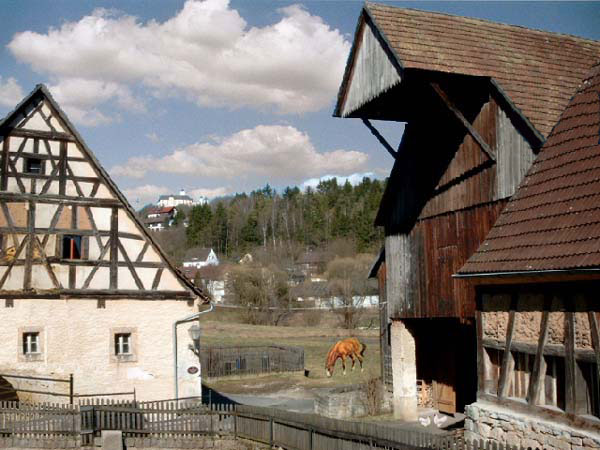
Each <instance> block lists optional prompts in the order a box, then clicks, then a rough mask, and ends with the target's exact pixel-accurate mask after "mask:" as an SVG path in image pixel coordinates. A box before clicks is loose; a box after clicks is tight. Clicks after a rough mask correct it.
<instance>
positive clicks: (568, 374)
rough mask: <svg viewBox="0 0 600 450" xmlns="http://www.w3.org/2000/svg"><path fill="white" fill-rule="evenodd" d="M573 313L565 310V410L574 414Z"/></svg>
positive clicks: (575, 400) (575, 398) (575, 397)
mask: <svg viewBox="0 0 600 450" xmlns="http://www.w3.org/2000/svg"><path fill="white" fill-rule="evenodd" d="M575 364H577V363H576V362H575V313H574V312H573V311H566V312H565V388H566V390H565V411H566V412H567V413H570V414H575V412H576V407H577V391H576V389H577V388H576V380H577V379H576V378H575Z"/></svg>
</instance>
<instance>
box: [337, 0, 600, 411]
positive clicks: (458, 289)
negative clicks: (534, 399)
mask: <svg viewBox="0 0 600 450" xmlns="http://www.w3.org/2000/svg"><path fill="white" fill-rule="evenodd" d="M599 57H600V43H599V42H595V41H589V40H585V39H580V38H577V37H573V36H566V35H559V34H554V33H548V32H543V31H537V30H531V29H527V28H523V27H517V26H509V25H504V24H498V23H493V22H488V21H484V20H478V19H470V18H465V17H457V16H451V15H446V14H439V13H431V12H423V11H417V10H410V9H402V8H395V7H390V6H384V5H378V4H373V3H366V5H365V7H364V8H363V11H362V13H361V16H360V18H359V22H358V26H357V29H356V33H355V37H354V43H353V47H352V49H351V53H350V56H349V59H348V63H347V66H346V71H345V75H344V78H343V82H342V85H341V87H340V91H339V96H338V102H337V106H336V109H335V113H334V115H335V116H338V117H344V118H360V119H362V121H363V122H364V123H365V125H366V126H367V127H368V128H369V129H370V130H371V132H372V133H373V134H374V135H375V136H376V137H377V138H378V139H379V141H380V142H381V143H382V144H383V146H384V147H385V148H386V150H387V151H388V152H389V153H390V154H391V156H392V157H393V159H394V165H393V168H392V171H391V174H390V178H389V182H388V185H387V187H386V191H385V193H384V196H383V199H382V202H381V205H380V209H379V213H378V216H377V219H376V225H377V226H383V227H384V228H385V236H386V238H385V260H384V261H383V260H382V261H381V263H380V264H378V270H380V271H383V272H381V275H380V279H382V284H383V285H384V289H383V291H384V292H382V293H381V294H380V298H382V299H385V301H384V302H383V304H384V305H385V307H383V308H382V314H383V315H384V318H383V319H382V322H383V324H387V326H386V327H385V329H384V330H385V332H384V336H383V339H384V341H387V342H384V345H382V348H383V351H384V355H383V360H384V366H386V367H387V368H389V367H391V370H384V371H383V375H384V381H385V382H386V383H387V384H388V385H393V393H394V408H395V413H396V415H397V416H398V417H401V418H405V419H413V420H414V419H415V418H416V411H417V395H416V385H417V380H420V381H419V383H420V384H421V385H423V386H425V387H426V388H427V390H428V391H429V392H431V393H432V394H431V396H432V397H433V398H432V399H431V400H432V402H433V404H434V406H436V407H437V408H438V409H439V410H441V411H444V412H448V413H453V412H455V411H461V410H462V409H463V408H464V406H465V405H467V404H469V403H471V402H473V401H474V400H475V394H476V379H477V377H476V358H475V354H476V352H475V321H474V318H475V292H474V289H473V288H471V287H470V286H469V285H468V284H467V283H466V282H464V281H462V280H458V279H453V278H452V274H454V273H455V272H456V271H457V270H458V269H459V268H460V267H461V266H462V265H463V264H464V263H465V261H466V260H467V259H468V258H469V257H470V256H471V255H472V254H473V253H474V252H475V250H476V249H477V248H478V247H479V245H480V244H481V243H482V242H483V240H484V238H485V236H486V235H487V233H488V231H489V230H490V228H491V227H492V225H493V224H494V222H495V221H496V219H497V217H498V216H499V214H500V212H501V211H502V209H503V207H504V206H505V205H506V202H507V201H508V199H509V198H510V197H511V196H512V195H513V194H514V192H515V190H516V188H517V186H518V184H519V182H520V181H521V179H522V178H523V176H524V175H525V173H526V172H527V170H528V169H529V167H530V166H531V164H532V162H533V160H534V159H535V156H536V154H537V152H538V151H539V149H540V147H541V146H542V144H543V143H544V141H545V138H546V136H547V135H548V134H549V133H550V131H551V129H552V127H553V125H554V124H555V123H556V121H557V120H558V117H559V115H560V113H561V112H562V110H563V109H564V108H565V107H566V105H567V103H568V101H569V99H570V98H571V96H572V95H573V94H574V92H575V90H576V88H577V85H578V83H579V82H580V81H581V79H582V78H583V77H584V76H585V74H586V73H587V71H588V70H589V69H590V67H591V65H592V64H593V63H592V61H594V60H595V59H598V58H599ZM371 120H386V121H395V122H399V123H400V122H404V123H405V130H404V134H403V137H402V140H401V142H400V145H399V146H398V147H397V148H395V147H393V146H392V145H391V144H390V143H388V142H386V140H385V139H384V138H383V137H382V136H381V135H380V134H379V132H378V131H377V130H376V128H375V127H374V126H373V124H372V123H371V122H370V121H371ZM389 375H391V379H390V376H389Z"/></svg>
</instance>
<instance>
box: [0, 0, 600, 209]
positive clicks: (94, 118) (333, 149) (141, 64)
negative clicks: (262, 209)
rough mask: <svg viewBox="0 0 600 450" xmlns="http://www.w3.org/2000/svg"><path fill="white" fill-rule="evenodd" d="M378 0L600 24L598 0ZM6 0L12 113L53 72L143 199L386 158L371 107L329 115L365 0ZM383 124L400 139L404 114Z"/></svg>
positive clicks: (4, 92) (594, 34) (539, 22)
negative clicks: (366, 116) (366, 114)
mask: <svg viewBox="0 0 600 450" xmlns="http://www.w3.org/2000/svg"><path fill="white" fill-rule="evenodd" d="M382 3H389V4H391V5H394V6H399V7H409V8H417V9H424V10H430V11H439V12H445V13H450V14H457V15H462V16H469V17H477V18H482V19H488V20H493V21H497V22H503V23H508V24H514V25H521V26H527V27H530V28H536V29H542V30H547V31H553V32H558V33H566V34H573V35H577V36H581V37H585V38H590V39H596V40H600V26H599V24H600V2H414V1H413V2H405V1H402V2H400V1H387V2H382ZM0 5H1V7H2V9H3V10H4V11H3V13H2V14H1V16H0V117H3V116H4V115H5V114H7V113H8V112H9V111H11V110H12V108H13V107H14V106H15V105H16V104H17V103H18V102H19V101H20V100H21V99H22V98H23V97H24V96H25V95H27V94H28V93H29V92H31V90H33V88H34V87H35V85H36V84H38V83H44V84H46V85H47V86H48V88H49V89H50V91H51V93H52V95H53V97H54V98H55V100H57V102H58V103H59V105H60V106H61V107H62V109H63V110H64V111H65V112H66V114H67V115H68V117H69V118H70V120H71V121H72V122H73V123H74V125H75V127H76V128H77V129H78V131H79V133H80V134H81V135H82V137H83V139H84V140H85V141H86V143H87V144H88V146H89V147H90V148H91V149H92V151H93V152H94V153H95V154H96V156H97V158H98V159H99V160H100V162H101V163H102V165H103V166H104V167H105V168H106V169H107V170H108V171H109V173H110V175H111V177H112V178H113V179H114V180H115V181H116V183H117V185H118V186H119V187H120V189H121V190H122V191H123V192H124V193H125V195H126V196H127V197H128V199H129V201H130V202H131V203H132V204H133V206H134V207H141V206H143V205H145V204H147V203H149V202H155V201H156V200H157V199H158V196H159V195H161V194H168V193H178V192H179V190H180V189H185V190H186V192H187V193H188V194H190V195H192V196H193V197H194V198H198V197H199V196H206V197H209V198H214V197H218V196H223V195H228V194H232V193H235V192H242V191H246V192H249V191H251V190H253V189H258V188H260V187H263V186H265V185H266V184H267V183H268V184H270V185H271V186H272V187H275V188H276V189H278V190H281V189H282V188H284V187H285V186H300V187H305V186H308V185H313V186H314V185H316V184H317V183H318V181H319V180H320V179H323V178H327V177H331V176H336V177H337V178H338V180H340V181H344V180H345V179H348V180H350V182H352V183H356V182H358V181H360V180H361V179H362V178H363V177H364V176H369V177H372V178H373V177H374V178H384V177H386V176H387V175H388V174H389V171H390V169H391V166H392V162H393V161H392V158H391V156H390V155H389V154H388V153H387V152H386V151H385V149H384V148H383V147H382V146H381V145H380V144H379V142H378V141H377V140H376V139H375V138H374V137H373V136H372V135H371V134H370V132H369V131H368V130H367V129H366V127H365V126H364V125H363V124H362V123H361V121H360V120H359V119H340V118H334V117H332V113H333V109H334V106H335V99H336V96H337V92H338V89H339V85H340V83H341V79H342V76H343V71H344V67H345V65H346V60H347V58H348V53H349V51H350V47H351V44H352V39H353V35H354V30H355V28H356V24H357V20H358V17H359V14H360V11H361V8H362V6H363V2H360V1H337V0H327V1H321V0H308V1H300V2H295V1H283V0H281V1H274V0H243V1H236V0H231V1H227V0H187V1H183V0H164V1H158V0H118V1H116V0H113V1H101V2H100V1H97V2H94V1H88V0H52V1H50V0H20V1H19V0H4V1H3V2H2V3H0ZM377 126H378V127H380V128H381V131H382V132H383V134H384V136H386V138H387V139H388V140H389V141H390V143H391V144H392V145H397V144H398V142H399V140H400V138H401V136H402V131H403V126H402V124H398V123H378V124H377Z"/></svg>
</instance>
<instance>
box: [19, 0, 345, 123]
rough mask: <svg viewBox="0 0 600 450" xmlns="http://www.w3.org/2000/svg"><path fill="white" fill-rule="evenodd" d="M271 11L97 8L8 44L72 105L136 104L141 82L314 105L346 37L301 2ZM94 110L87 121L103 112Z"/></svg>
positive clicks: (334, 80)
mask: <svg viewBox="0 0 600 450" xmlns="http://www.w3.org/2000/svg"><path fill="white" fill-rule="evenodd" d="M279 13H280V14H281V19H280V20H279V21H278V22H277V23H274V24H272V25H267V26H264V27H249V26H248V25H247V23H246V22H245V20H244V19H243V18H242V17H240V15H239V14H238V12H237V11H236V10H234V9H232V8H230V6H229V2H228V1H227V0H206V1H194V0H188V1H187V2H186V3H185V5H184V6H183V8H182V10H181V11H179V12H178V13H177V14H176V15H175V16H174V17H172V18H170V19H169V20H167V21H165V22H162V23H160V22H157V21H154V20H151V21H148V22H146V23H141V22H139V21H138V20H137V19H136V18H135V17H131V16H127V15H116V13H114V12H109V11H107V10H104V9H97V10H95V11H94V12H93V13H92V14H90V15H88V16H85V17H83V18H81V19H80V20H79V21H77V22H66V23H64V24H63V25H62V26H61V27H60V28H51V29H49V31H48V32H47V33H46V34H41V33H37V32H33V31H24V32H21V33H17V34H15V36H14V37H13V39H12V41H11V42H10V43H9V44H8V48H9V49H10V51H11V52H12V53H13V55H14V56H15V57H16V58H17V59H18V60H19V61H21V62H25V63H28V64H30V65H31V66H32V68H33V69H34V70H36V71H38V72H42V73H46V74H49V75H50V76H52V77H54V79H55V80H57V83H56V84H55V86H54V91H56V92H60V93H63V92H64V94H65V96H66V94H67V93H68V94H69V99H71V100H70V101H72V102H73V108H79V109H84V108H83V106H82V104H86V105H87V106H90V105H92V106H93V105H96V104H97V103H102V102H107V101H109V100H110V101H115V102H116V104H118V106H119V107H121V108H125V109H133V110H140V109H142V110H143V105H142V104H140V102H139V100H137V99H135V98H134V97H133V95H132V94H131V90H130V89H131V88H132V87H134V86H139V85H143V86H145V87H146V89H147V90H148V91H150V92H151V93H152V94H153V95H155V96H157V97H165V96H172V95H179V96H182V97H184V98H187V99H189V100H191V101H194V102H196V103H198V104H200V105H203V106H213V105H225V106H230V107H239V106H251V107H257V108H264V107H268V108H274V109H275V110H276V111H279V112H283V113H303V112H309V111H315V110H318V109H321V108H323V107H325V106H327V105H328V104H329V102H330V101H331V100H332V99H333V98H334V96H335V93H336V91H337V88H338V86H339V82H340V79H341V76H342V72H343V69H344V65H345V62H346V58H347V55H348V51H349V49H350V44H349V42H348V41H347V40H346V39H345V38H344V36H343V35H342V34H341V33H340V32H339V31H338V30H337V29H331V28H330V27H329V25H328V24H326V23H325V22H324V21H323V20H322V19H321V18H320V17H318V16H314V15H311V14H310V13H308V12H307V11H306V10H305V9H303V8H302V7H301V6H297V5H295V6H289V7H286V8H281V9H280V10H279ZM86 83H89V85H88V89H79V87H82V86H83V85H85V84H86ZM65 98H67V97H65ZM67 101H69V100H67ZM74 110H75V111H77V110H76V109H74ZM94 114H95V116H94ZM94 114H92V118H91V119H89V123H94V121H96V122H97V123H101V122H103V121H105V120H106V119H107V118H108V116H106V115H104V116H100V115H98V114H97V112H95V113H94ZM94 117H95V119H94ZM80 119H81V117H80ZM82 120H86V119H85V118H84V119H82Z"/></svg>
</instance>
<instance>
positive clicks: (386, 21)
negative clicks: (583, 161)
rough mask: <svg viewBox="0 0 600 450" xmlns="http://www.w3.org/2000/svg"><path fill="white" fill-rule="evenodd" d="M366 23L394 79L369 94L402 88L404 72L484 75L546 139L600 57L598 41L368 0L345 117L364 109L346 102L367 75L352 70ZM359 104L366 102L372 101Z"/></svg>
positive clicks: (346, 88) (341, 112)
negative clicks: (354, 88) (354, 83)
mask: <svg viewBox="0 0 600 450" xmlns="http://www.w3.org/2000/svg"><path fill="white" fill-rule="evenodd" d="M367 25H368V26H370V27H371V28H372V29H373V30H374V31H373V32H374V34H375V35H376V36H377V40H378V41H379V43H380V45H381V46H382V47H383V49H384V50H385V53H386V54H387V55H388V57H389V58H390V63H391V65H390V67H391V66H392V65H393V67H394V68H395V70H397V72H398V75H399V76H398V77H397V78H396V79H390V81H388V82H387V84H384V85H382V86H381V89H380V90H379V92H373V95H374V96H375V95H379V94H382V93H383V92H385V90H387V89H389V88H391V87H392V86H393V85H394V83H399V82H400V80H401V78H402V77H403V72H404V71H407V70H415V69H417V70H426V71H434V72H443V73H451V74H462V75H471V76H478V77H489V78H491V80H492V83H494V84H495V85H496V87H497V88H498V90H499V91H500V92H501V93H502V94H503V95H504V96H505V97H506V99H507V101H508V102H509V103H510V104H511V105H512V106H513V108H514V109H515V110H516V111H518V112H520V113H521V115H522V116H523V117H524V118H525V119H526V120H528V121H529V123H530V124H531V125H533V127H534V128H535V130H536V131H537V132H539V133H541V134H542V135H543V136H547V135H548V134H549V132H550V130H551V129H552V126H553V125H554V124H555V123H556V121H557V120H558V117H559V115H560V113H561V112H562V111H563V110H564V108H565V107H566V105H567V103H568V101H569V99H570V98H571V96H572V95H573V93H574V92H575V89H576V88H577V85H578V83H579V82H580V81H581V80H582V79H583V78H584V77H585V75H586V73H587V72H588V70H589V69H590V67H591V66H592V65H593V63H594V61H596V60H598V59H600V42H597V41H592V40H587V39H582V38H579V37H575V36H569V35H564V34H557V33H550V32H546V31H539V30H533V29H528V28H524V27H519V26H513V25H505V24H501V23H494V22H490V21H486V20H481V19H472V18H467V17H459V16H453V15H449V14H441V13H433V12H426V11H418V10H413V9H404V8H396V7H391V6H385V5H379V4H375V3H366V4H365V7H364V9H363V14H362V15H361V18H360V20H359V25H358V27H357V33H356V36H355V40H354V44H353V48H352V51H351V53H350V56H349V60H348V64H347V66H346V73H345V75H344V80H343V83H342V86H341V88H340V93H339V97H338V104H337V106H336V110H335V113H334V114H335V115H336V116H349V115H350V114H352V113H353V112H356V111H357V110H358V109H360V107H361V106H362V105H360V104H359V103H360V102H359V103H355V102H354V103H353V104H352V105H350V106H347V105H345V103H346V102H347V101H348V98H347V96H348V93H349V92H351V91H352V86H351V85H352V83H353V82H354V80H355V79H356V78H359V77H364V76H365V74H364V73H359V72H360V71H359V70H358V69H356V67H357V66H358V65H359V64H360V61H361V57H360V50H361V45H362V41H363V39H362V36H363V35H362V34H361V30H362V27H364V26H367ZM365 42H366V40H365ZM371 66H373V65H371ZM355 69H356V70H355ZM376 75H381V74H376ZM386 76H387V77H388V78H389V77H390V75H389V74H388V75H386ZM359 100H360V101H362V103H363V104H366V103H368V100H369V99H367V98H361V99H359ZM349 107H350V108H353V109H351V110H349V109H348V108H349Z"/></svg>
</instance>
